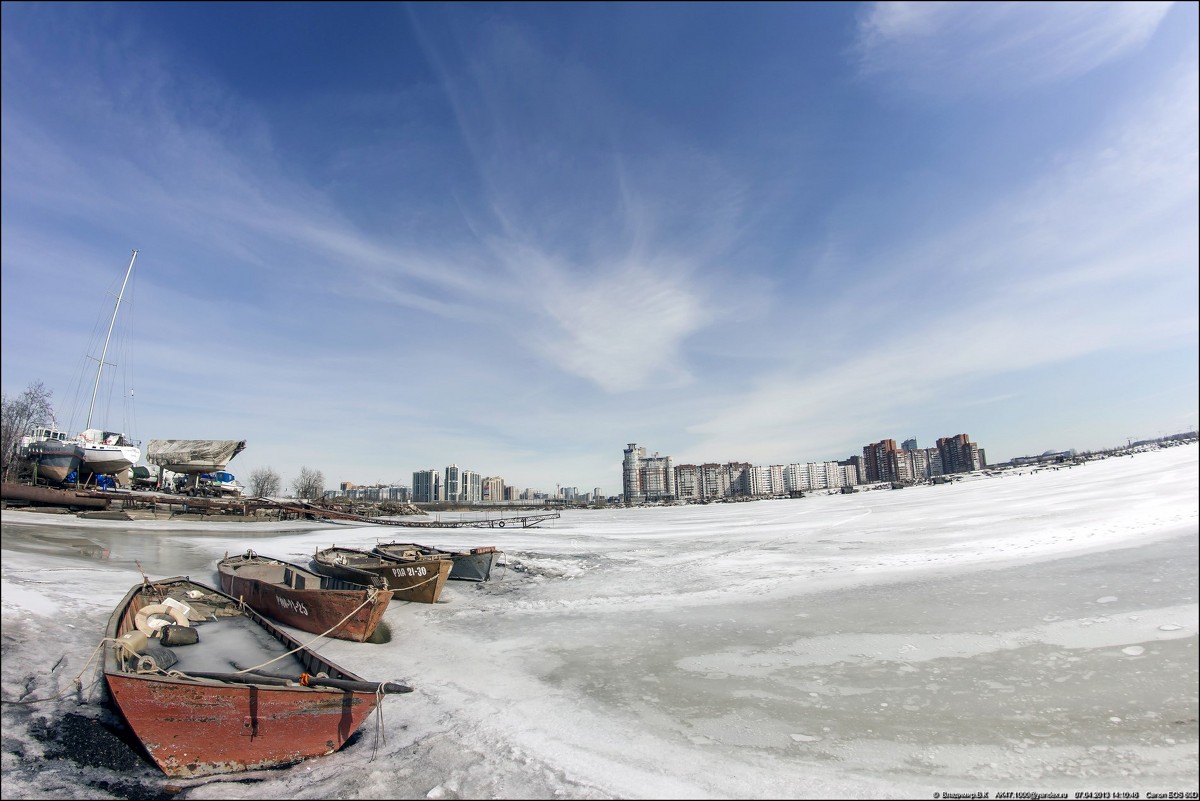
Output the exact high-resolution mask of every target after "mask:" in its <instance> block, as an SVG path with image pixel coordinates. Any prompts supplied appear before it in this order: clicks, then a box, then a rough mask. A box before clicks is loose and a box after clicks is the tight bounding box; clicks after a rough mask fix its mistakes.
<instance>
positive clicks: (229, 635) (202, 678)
mask: <svg viewBox="0 0 1200 801" xmlns="http://www.w3.org/2000/svg"><path fill="white" fill-rule="evenodd" d="M164 621H165V622H164ZM147 632H149V634H148V633H147ZM189 632H190V635H189V636H182V634H188V633H189ZM156 633H157V634H158V635H159V636H151V635H153V634H156ZM105 634H106V637H107V640H106V642H107V643H108V644H107V645H106V647H105V651H104V678H105V680H106V682H107V685H108V689H109V692H110V693H111V694H112V698H113V701H114V702H115V703H116V706H117V708H118V709H120V711H121V714H122V716H124V718H125V721H126V722H127V723H128V724H129V727H130V729H132V730H133V733H134V735H135V736H136V737H137V739H138V740H139V741H140V742H141V744H142V746H143V747H144V748H145V749H146V752H147V753H148V754H149V755H150V758H151V759H152V760H153V761H154V763H155V764H157V765H158V767H159V768H161V769H162V771H163V772H164V773H166V774H167V775H168V776H172V777H193V776H208V775H213V774H218V773H236V772H240V771H247V770H256V769H261V768H272V767H278V766H281V765H287V764H291V763H294V762H299V761H301V760H304V759H307V758H309V757H314V756H321V755H324V754H330V753H333V752H334V751H337V750H338V749H339V748H341V747H342V746H343V745H344V744H345V743H346V741H347V740H348V739H349V738H350V737H351V735H353V734H354V733H355V732H356V731H358V729H359V727H360V726H361V725H362V724H363V722H364V721H365V720H366V719H367V716H368V715H370V714H371V712H373V711H374V710H375V707H376V706H377V705H378V704H379V703H380V701H381V699H382V698H383V696H384V695H385V694H389V693H406V692H411V689H410V688H408V687H405V686H403V685H399V684H394V683H391V682H370V681H364V680H363V679H362V678H360V677H359V676H356V675H355V674H353V673H351V672H349V671H348V670H345V669H344V668H341V667H338V666H337V665H336V664H334V663H333V662H331V661H329V660H328V659H326V658H324V657H322V656H320V655H319V654H317V653H316V652H314V651H311V650H309V649H308V648H306V647H304V646H303V645H302V644H301V643H300V642H298V641H297V640H295V639H293V638H292V637H291V636H290V635H288V634H287V633H285V632H284V631H283V630H282V629H279V628H278V627H276V626H275V625H274V624H272V623H271V622H270V621H268V620H266V619H265V618H264V617H262V616H261V615H259V614H258V613H257V612H255V611H254V610H253V609H251V608H250V607H248V606H246V605H244V604H241V603H238V601H237V600H236V599H234V598H232V597H230V596H229V595H226V594H225V593H223V592H220V591H219V590H216V589H215V588H213V587H209V586H207V585H204V584H201V583H199V582H195V581H192V580H191V579H188V578H186V577H176V578H169V579H163V580H161V581H153V582H152V581H150V580H148V579H147V580H144V581H143V582H142V583H141V584H137V585H135V586H134V587H133V588H132V589H131V590H130V591H129V593H128V594H127V595H126V596H125V597H124V598H123V599H122V600H121V602H120V603H118V604H117V607H116V609H115V610H114V612H113V614H112V617H111V618H110V619H109V621H108V628H107V630H106V632H105ZM173 643H177V644H173ZM268 663H269V664H268Z"/></svg>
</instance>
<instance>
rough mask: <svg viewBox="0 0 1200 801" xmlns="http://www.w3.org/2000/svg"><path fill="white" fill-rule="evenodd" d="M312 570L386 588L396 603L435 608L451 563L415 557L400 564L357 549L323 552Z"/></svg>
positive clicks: (438, 559)
mask: <svg viewBox="0 0 1200 801" xmlns="http://www.w3.org/2000/svg"><path fill="white" fill-rule="evenodd" d="M310 565H311V566H312V569H313V570H314V571H316V572H317V573H320V574H321V575H323V576H331V577H333V578H340V579H342V580H343V581H351V582H354V583H356V584H367V585H370V586H375V587H387V588H389V589H391V591H392V597H393V598H395V599H396V600H397V601H416V602H417V603H424V604H435V603H437V601H438V598H440V597H441V595H442V587H444V586H446V579H447V578H449V577H450V568H451V567H452V565H451V562H450V560H449V559H443V558H440V557H415V558H413V559H407V560H400V559H392V558H387V557H383V556H380V555H379V554H377V553H371V552H369V551H360V550H357V549H355V548H338V547H336V546H335V547H332V548H323V549H320V550H318V551H317V552H316V554H314V555H313V558H312V561H311V562H310Z"/></svg>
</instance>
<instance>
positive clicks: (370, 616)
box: [217, 551, 392, 642]
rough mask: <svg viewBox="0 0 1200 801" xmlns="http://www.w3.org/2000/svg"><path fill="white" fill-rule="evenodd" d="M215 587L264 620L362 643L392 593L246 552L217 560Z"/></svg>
mask: <svg viewBox="0 0 1200 801" xmlns="http://www.w3.org/2000/svg"><path fill="white" fill-rule="evenodd" d="M217 573H218V575H220V577H221V590H222V591H223V592H225V593H228V594H229V595H232V596H233V597H234V598H241V599H242V600H244V601H245V602H246V603H248V604H249V605H250V606H252V607H254V608H255V609H257V610H258V611H259V612H261V613H262V614H264V615H266V616H267V617H269V618H273V619H275V620H278V621H279V622H280V623H286V624H287V625H289V626H294V627H295V628H298V629H300V630H301V631H309V632H312V633H313V634H324V635H326V636H327V637H336V638H338V639H340V640H353V641H355V642H366V641H367V640H368V639H369V638H370V637H371V635H372V634H373V633H374V632H375V627H376V626H378V625H379V621H380V620H382V619H383V613H384V612H385V611H387V605H388V601H390V600H392V591H391V590H389V589H388V588H386V587H369V586H363V585H361V584H353V583H351V582H349V581H344V580H342V579H339V578H333V577H331V576H322V575H319V574H317V573H314V572H312V571H311V570H308V569H306V568H303V567H300V566H299V565H294V564H291V563H290V562H284V561H282V560H280V559H272V558H270V557H268V556H259V555H258V554H256V553H255V552H254V551H246V552H245V553H244V554H241V555H240V556H229V555H228V554H226V555H225V558H224V559H221V560H219V561H218V562H217Z"/></svg>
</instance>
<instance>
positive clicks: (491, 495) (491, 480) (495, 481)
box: [483, 476, 505, 503]
mask: <svg viewBox="0 0 1200 801" xmlns="http://www.w3.org/2000/svg"><path fill="white" fill-rule="evenodd" d="M504 490H505V487H504V479H502V478H500V476H488V477H487V478H485V479H484V480H483V500H485V501H488V502H490V503H497V502H499V501H503V500H504V499H505V498H504Z"/></svg>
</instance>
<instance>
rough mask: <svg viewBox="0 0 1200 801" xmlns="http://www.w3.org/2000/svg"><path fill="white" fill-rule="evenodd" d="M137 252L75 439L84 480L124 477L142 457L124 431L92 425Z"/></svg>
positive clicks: (119, 299) (109, 324) (106, 338)
mask: <svg viewBox="0 0 1200 801" xmlns="http://www.w3.org/2000/svg"><path fill="white" fill-rule="evenodd" d="M137 255H138V252H137V251H136V250H135V251H133V256H132V257H131V258H130V259H129V267H127V268H126V270H125V279H124V280H123V281H122V282H121V291H120V292H118V293H117V302H116V304H115V305H114V306H113V313H112V319H110V320H109V322H108V333H107V334H106V335H105V337H104V347H103V348H102V349H101V351H100V358H98V359H97V360H96V382H95V384H94V385H93V387H92V399H91V402H90V403H89V404H88V414H87V422H86V423H85V424H84V426H83V431H81V432H80V434H79V436H78V437H76V438H75V441H76V444H77V445H78V446H79V450H80V460H81V461H80V465H79V474H80V477H81V478H84V479H86V478H87V477H88V476H89V475H96V476H123V475H124V474H125V473H126V471H128V470H129V469H130V468H131V467H133V466H134V465H135V464H137V461H138V460H139V459H141V458H142V451H141V449H140V448H139V447H138V445H137V443H136V442H134V441H133V440H131V439H130V438H129V437H128V436H127V435H126V434H124V433H123V432H120V431H106V430H104V429H103V428H93V427H92V418H93V414H94V412H95V409H96V395H97V394H98V393H99V391H100V379H101V377H102V376H103V374H104V365H105V364H107V362H106V361H105V360H106V358H107V357H108V345H109V342H110V341H111V340H112V333H113V326H115V325H116V323H117V312H119V311H120V310H121V300H122V299H123V298H124V297H125V287H126V286H128V285H129V276H130V275H132V274H133V263H134V262H135V261H137ZM122 483H124V484H128V483H129V478H128V476H125V477H124V479H123V481H122Z"/></svg>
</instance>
